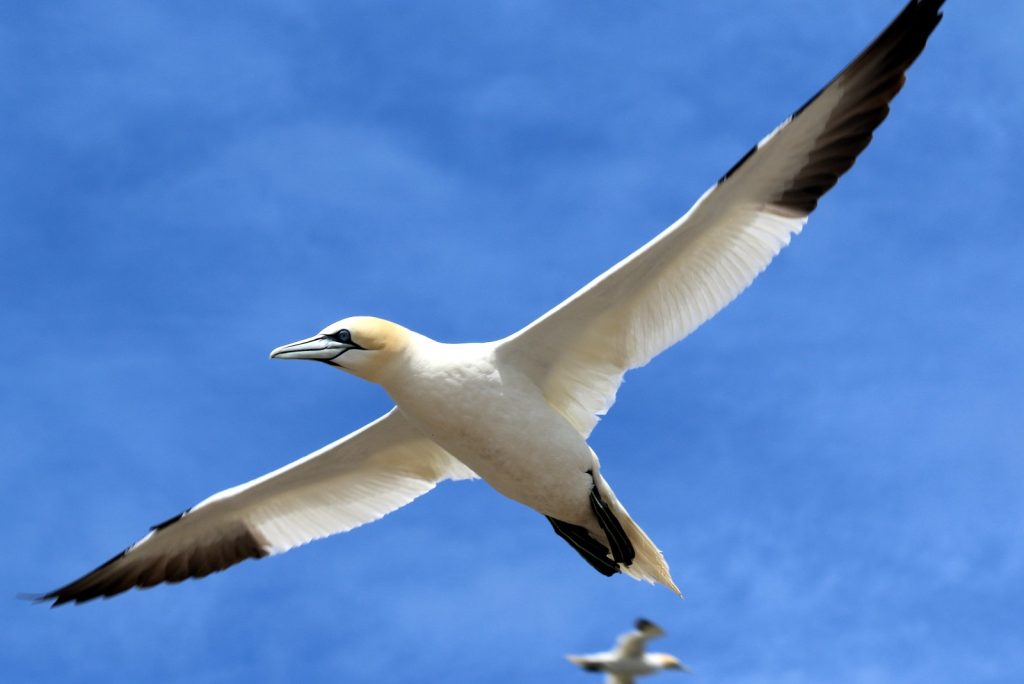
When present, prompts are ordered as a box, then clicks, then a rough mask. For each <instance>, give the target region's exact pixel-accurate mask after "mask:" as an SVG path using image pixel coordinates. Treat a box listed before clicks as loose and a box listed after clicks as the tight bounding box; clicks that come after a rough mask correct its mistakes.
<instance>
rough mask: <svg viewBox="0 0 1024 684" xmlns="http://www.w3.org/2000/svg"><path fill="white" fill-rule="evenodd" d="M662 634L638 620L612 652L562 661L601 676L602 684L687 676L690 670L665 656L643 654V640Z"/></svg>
mask: <svg viewBox="0 0 1024 684" xmlns="http://www.w3.org/2000/svg"><path fill="white" fill-rule="evenodd" d="M664 634H665V632H664V630H662V629H661V627H658V625H656V624H654V623H653V622H650V621H649V620H644V619H643V618H640V619H639V620H637V621H636V629H634V630H633V631H631V632H626V633H625V634H623V635H622V636H620V637H619V640H618V641H617V642H616V643H615V648H613V649H612V650H610V651H605V652H604V653H591V654H590V655H569V656H565V657H566V660H568V661H569V662H570V663H573V664H575V665H579V666H580V667H582V668H583V669H584V670H586V671H587V672H605V673H607V674H606V675H605V682H606V684H633V678H634V677H640V676H643V675H649V674H654V673H655V672H661V671H662V670H679V671H682V672H689V671H690V668H688V667H687V666H686V665H683V664H682V663H681V662H679V659H678V658H676V657H675V656H672V655H669V654H668V653H647V652H645V650H644V649H646V648H647V640H648V639H654V638H657V637H660V636H663V635H664Z"/></svg>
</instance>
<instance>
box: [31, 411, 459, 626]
mask: <svg viewBox="0 0 1024 684" xmlns="http://www.w3.org/2000/svg"><path fill="white" fill-rule="evenodd" d="M473 477H476V476H475V474H474V473H473V472H472V471H471V470H470V469H468V468H467V467H466V466H464V465H463V464H462V463H461V462H459V461H458V460H456V459H455V458H454V457H453V456H451V455H450V454H448V453H447V452H446V451H444V450H443V449H442V448H441V447H439V446H437V445H436V444H434V442H432V441H430V440H429V439H427V438H426V437H424V436H422V435H421V434H420V433H419V432H417V431H416V429H415V428H413V427H412V426H411V425H410V424H409V423H408V421H407V420H406V419H405V417H404V416H403V415H402V414H401V412H400V411H399V410H398V409H392V410H391V411H390V412H389V413H388V414H386V415H384V416H383V417H381V418H379V419H378V420H376V421H374V422H373V423H370V424H369V425H367V426H366V427H364V428H362V429H360V430H358V431H356V432H353V433H352V434H350V435H348V436H346V437H344V438H342V439H340V440H338V441H336V442H334V443H332V444H329V445H327V446H325V447H324V448H322V449H320V450H318V451H315V452H313V453H312V454H310V455H308V456H306V457H304V458H301V459H299V460H298V461H295V462H294V463H291V464H289V465H287V466H284V467H283V468H280V469H278V470H276V471H274V472H272V473H268V474H267V475H264V476H262V477H259V478H256V479H255V480H252V481H250V482H247V483H245V484H242V485H238V486H237V487H232V488H231V489H226V490H224V491H222V492H219V493H217V494H214V495H213V496H211V497H209V498H207V499H205V500H204V501H202V502H200V503H199V504H197V505H196V506H194V507H193V508H191V509H189V510H187V511H185V512H184V513H182V514H181V515H179V516H176V517H174V518H172V519H170V520H168V521H166V522H163V523H160V524H159V525H156V526H154V527H153V528H152V529H151V531H150V533H149V534H147V535H146V536H145V537H143V538H142V539H140V540H139V541H138V542H136V543H135V544H133V545H132V546H130V547H129V548H127V549H125V550H124V551H123V552H121V553H120V554H118V555H117V556H115V557H114V558H112V559H110V560H109V561H107V562H106V563H104V564H103V565H101V566H100V567H98V568H96V569H95V570H93V571H92V572H90V573H88V574H86V575H84V576H83V577H81V578H79V579H77V580H75V581H74V582H71V583H70V584H68V585H66V586H63V587H61V588H59V589H56V590H54V591H51V592H49V593H46V594H43V595H42V596H39V597H38V599H39V600H41V601H52V602H53V605H54V606H56V605H60V604H62V603H67V602H76V603H82V602H84V601H89V600H91V599H94V598H96V597H98V596H104V597H107V596H113V595H115V594H119V593H121V592H123V591H126V590H128V589H130V588H132V587H149V586H153V585H155V584H159V583H161V582H180V581H182V580H185V579H187V578H190V577H205V576H206V575H209V574H210V573H213V572H217V571H220V570H224V569H225V568H228V567H230V566H232V565H234V564H236V563H239V562H241V561H243V560H245V559H247V558H262V557H264V556H267V555H271V554H276V553H283V552H284V551H287V550H288V549H291V548H294V547H296V546H299V545H301V544H305V543H307V542H310V541H313V540H314V539H319V538H321V537H326V536H328V535H331V534H336V533H339V532H346V531H348V530H351V529H353V528H355V527H358V526H360V525H363V524H366V523H368V522H372V521H374V520H377V519H378V518H381V517H383V516H385V515H387V514H388V513H390V512H391V511H394V510H396V509H398V508H401V507H402V506H404V505H406V504H407V503H409V502H411V501H412V500H413V499H415V498H416V497H418V496H420V495H421V494H425V493H426V492H428V491H430V490H431V489H433V488H434V486H435V485H436V484H437V483H438V482H440V481H441V480H446V479H453V480H457V479H468V478H473Z"/></svg>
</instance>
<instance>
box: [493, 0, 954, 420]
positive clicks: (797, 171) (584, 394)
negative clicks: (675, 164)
mask: <svg viewBox="0 0 1024 684" xmlns="http://www.w3.org/2000/svg"><path fill="white" fill-rule="evenodd" d="M942 3H943V0H911V2H910V3H909V4H908V5H907V6H906V8H905V9H904V10H903V12H902V13H900V15H899V16H898V17H897V18H896V19H895V20H894V21H893V22H892V24H890V25H889V27H888V28H887V29H886V30H885V31H884V32H883V33H882V34H881V35H880V36H879V37H878V38H877V39H876V40H875V41H874V42H873V43H872V44H871V45H870V46H869V47H868V48H867V49H866V50H865V51H864V52H863V53H861V54H860V56H858V57H857V58H856V59H855V60H854V61H853V62H852V63H851V64H850V65H849V66H847V67H846V69H844V70H843V71H842V72H841V73H840V74H839V75H838V76H837V77H836V78H835V79H834V80H833V81H832V82H831V83H829V84H828V85H827V86H826V87H825V88H823V89H822V90H821V92H819V93H818V94H817V95H816V96H815V97H814V98H813V99H811V101H810V102H808V103H807V104H806V105H804V106H803V107H802V108H800V109H799V110H798V111H797V112H796V113H795V114H794V115H793V116H791V117H790V118H788V119H786V121H784V122H783V123H782V125H781V126H779V127H778V128H776V129H775V131H773V132H772V133H771V134H769V135H768V136H767V137H766V138H764V139H763V140H762V141H761V142H759V143H758V144H757V145H756V146H755V147H754V148H753V149H751V150H750V152H748V153H747V155H746V156H744V157H743V158H742V159H741V160H740V161H739V162H738V163H737V164H736V165H735V166H734V167H733V168H732V169H731V170H730V171H729V172H728V173H726V174H725V176H723V177H722V179H721V180H719V182H718V183H717V184H716V185H715V186H714V187H712V188H711V189H710V190H708V191H707V192H706V193H704V196H703V197H701V198H700V200H698V201H697V203H696V204H695V205H694V206H693V208H692V209H690V211H689V212H687V214H686V215H685V216H683V217H682V218H681V219H679V220H678V221H677V222H676V223H675V224H673V225H672V226H670V227H669V228H668V229H666V230H665V231H664V232H662V233H661V234H660V235H658V236H657V237H655V238H654V239H653V240H651V241H650V242H648V243H647V244H646V245H644V246H643V247H641V248H640V249H639V250H637V251H636V252H634V253H633V254H631V255H630V256H628V257H627V258H626V259H624V260H623V261H621V262H619V263H618V264H617V265H616V266H614V267H612V268H611V269H610V270H608V271H606V272H605V273H604V274H602V275H601V276H598V277H597V278H596V279H595V280H593V281H591V282H590V284H588V285H587V286H586V287H584V288H583V289H582V290H580V291H579V292H577V293H576V294H574V295H573V296H572V297H570V298H569V299H567V300H566V301H564V302H562V303H561V304H560V305H558V306H557V307H555V308H554V309H552V310H551V311H549V312H548V313H547V314H545V315H544V316H542V317H541V318H539V319H537V320H536V321H534V322H533V323H531V324H530V325H529V326H527V327H526V328H524V329H523V330H521V331H519V332H518V333H516V334H514V335H512V336H510V337H508V338H506V339H505V340H503V341H502V343H501V345H500V346H499V348H498V353H499V354H501V355H503V357H504V358H505V359H506V360H508V361H511V362H512V363H513V364H514V365H515V366H516V367H518V368H520V369H522V370H523V371H524V372H525V373H527V374H528V375H529V376H530V377H531V378H532V379H533V380H534V381H535V382H536V383H537V385H538V386H539V387H540V388H541V390H542V391H543V392H544V395H545V397H546V398H547V400H548V402H549V403H550V404H551V405H552V406H553V407H555V408H556V409H557V410H559V411H560V412H561V413H562V414H563V415H564V416H565V417H566V419H567V420H569V421H570V422H571V423H572V424H573V426H574V427H576V429H577V430H579V432H580V433H581V434H583V435H588V434H589V433H590V431H591V430H592V429H593V428H594V425H595V424H596V423H597V417H598V416H600V415H602V414H603V413H604V412H605V411H607V410H608V408H610V407H611V405H612V403H613V402H614V400H615V392H616V390H617V389H618V386H619V384H620V383H621V382H622V376H623V374H624V373H625V372H626V371H627V370H629V369H631V368H637V367H639V366H642V365H644V364H646V363H647V362H648V361H650V359H651V358H653V357H654V356H655V355H657V354H658V353H660V352H661V351H663V350H664V349H665V348H667V347H669V346H670V345H672V344H675V343H676V342H678V341H679V340H681V339H683V338H684V337H686V336H687V335H689V334H690V333H691V332H693V331H694V330H695V329H696V328H697V327H698V326H699V325H701V323H703V322H704V321H706V320H707V319H709V318H711V317H712V316H713V315H715V313H717V312H718V311H719V310H720V309H721V308H722V307H724V306H725V305H726V304H728V303H729V302H730V301H732V299H733V298H734V297H736V295H738V294H739V293H740V292H741V291H743V289H745V288H746V287H747V286H748V285H749V284H750V283H751V282H752V281H753V280H754V278H755V277H756V276H757V275H758V274H759V273H760V272H761V271H762V270H764V268H765V267H766V266H767V265H768V263H769V262H770V261H771V260H772V258H773V257H774V256H775V255H776V254H778V252H779V250H781V249H782V248H783V247H785V246H786V245H787V244H788V243H789V239H790V237H791V236H792V235H793V234H795V233H798V232H799V231H800V229H801V228H802V227H803V225H804V223H805V222H806V221H807V217H808V215H809V214H810V213H811V211H813V210H814V208H815V206H816V205H817V203H818V200H819V199H820V198H821V196H822V195H824V194H825V192H826V191H827V190H828V189H829V188H831V187H832V186H833V185H834V184H835V182H836V180H837V179H838V178H839V176H841V175H842V174H843V173H844V172H845V171H846V170H847V169H849V168H850V166H852V165H853V162H854V160H855V159H856V158H857V155H858V154H860V152H861V151H862V150H863V149H864V148H865V147H866V146H867V144H868V143H869V142H870V141H871V136H872V132H873V131H874V130H875V128H877V127H878V125H879V124H880V123H882V121H883V120H884V119H885V117H886V115H887V114H888V113H889V101H890V100H892V99H893V97H895V96H896V94H897V93H898V92H899V90H900V88H901V87H902V86H903V82H904V79H905V72H906V70H907V69H908V68H909V67H910V65H911V64H912V63H913V62H914V60H915V59H916V58H917V56H918V55H919V54H920V53H921V51H922V50H923V49H924V46H925V43H926V41H927V40H928V36H929V35H930V34H931V32H932V30H933V29H934V28H935V26H936V25H937V24H938V23H939V20H940V19H941V17H942V15H941V13H940V12H939V9H940V7H941V6H942Z"/></svg>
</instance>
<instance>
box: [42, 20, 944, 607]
mask: <svg viewBox="0 0 1024 684" xmlns="http://www.w3.org/2000/svg"><path fill="white" fill-rule="evenodd" d="M942 3H943V0H913V1H912V2H910V3H909V4H908V5H907V6H906V8H905V9H904V10H903V11H902V13H901V14H900V15H899V16H898V17H897V18H896V19H895V20H894V21H893V23H892V24H891V25H890V26H889V27H888V28H887V29H886V30H885V31H884V32H883V33H882V34H881V35H880V36H879V37H878V38H877V39H876V40H875V42H874V43H872V44H871V45H870V46H869V47H868V48H867V49H866V50H865V51H864V52H863V53H862V54H861V55H860V56H859V57H857V58H856V59H855V60H854V61H853V62H852V63H851V64H850V65H849V66H848V67H847V68H846V69H845V70H843V72H842V73H840V74H839V76H837V77H836V78H835V79H834V80H833V81H832V82H831V83H829V84H828V85H827V86H826V87H825V88H824V89H823V90H822V91H821V92H819V93H818V94H817V95H816V96H815V97H814V98H813V99H811V101H810V102H808V103H807V104H806V105H804V106H803V107H801V108H800V109H799V110H798V111H797V113H796V114H794V115H793V116H791V117H790V118H788V119H786V121H785V122H783V124H782V125H781V126H779V127H778V128H777V129H775V130H774V131H773V132H772V133H771V134H769V135H768V137H766V138H765V139H764V140H762V141H761V142H759V143H758V144H757V145H756V146H755V147H754V148H753V149H751V150H750V152H749V153H748V154H746V155H745V156H744V157H743V158H742V159H741V160H740V161H739V162H738V163H737V164H736V165H735V166H734V167H733V168H732V169H731V170H730V171H729V172H728V173H726V174H725V175H724V176H723V177H722V178H721V179H720V180H719V181H718V183H717V184H715V186H714V187H712V188H711V189H710V190H709V191H708V192H706V193H705V194H704V196H702V197H701V198H700V200H698V202H697V203H696V204H695V205H694V206H693V208H692V209H690V211H689V212H687V214H686V215H685V216H683V217H682V218H681V219H679V220H678V221H677V222H676V223H674V224H673V225H671V226H670V227H669V228H668V229H666V230H665V231H664V232H662V233H661V234H660V235H658V236H657V237H655V238H654V239H653V240H651V241H650V242H648V243H647V244H646V245H644V246H643V247H641V248H640V249H639V250H637V251H636V252H634V253H633V254H631V255H630V256H628V257H627V258H625V259H624V260H622V261H621V262H619V263H618V264H617V265H615V266H614V267H612V268H611V269H610V270H608V271H606V272H605V273H604V274H602V275H600V276H599V277H598V278H596V279H595V280H593V281H592V282H590V283H589V284H588V285H586V286H585V287H584V288H583V289H581V290H580V291H579V292H577V293H576V294H574V295H573V296H571V297H570V298H569V299H567V300H565V301H564V302H562V303H561V304H559V305H558V306H556V307H555V308H554V309H552V310H551V311H549V312H548V313H546V314H544V315H543V316H541V317H540V318H539V319H537V320H536V321H534V322H533V323H531V324H530V325H528V326H527V327H526V328H524V329H522V330H520V331H519V332H517V333H515V334H514V335H511V336H509V337H506V338H505V339H502V340H498V341H497V342H486V343H479V344H442V343H440V342H435V341H434V340H431V339H430V338H428V337H425V336H423V335H420V334H418V333H415V332H413V331H411V330H407V329H406V328H403V327H402V326H400V325H397V324H395V323H389V322H387V321H383V320H380V319H376V318H370V317H364V316H358V317H354V318H346V319H344V320H341V321H339V322H337V323H334V324H332V325H329V326H327V327H326V328H324V329H323V330H322V331H321V332H320V333H318V334H316V335H314V336H313V337H310V338H308V339H305V340H302V341H300V342H295V343H293V344H289V345H285V346H283V347H279V348H278V349H275V350H274V351H273V353H272V354H271V356H272V357H274V358H282V359H312V360H316V361H320V362H323V363H326V364H328V365H330V366H333V367H336V368H341V369H342V370H345V371H348V372H349V373H352V374H353V375H356V376H358V377H361V378H363V379H365V380H369V381H371V382H375V383H377V384H379V385H380V386H381V387H383V388H384V390H385V391H386V392H387V393H388V394H389V395H390V396H391V398H392V399H393V400H394V402H395V404H396V406H395V408H394V409H392V410H391V411H390V412H389V413H387V414H386V415H384V416H383V417H381V418H380V419H378V420H376V421H374V422H373V423H370V424H369V425H367V426H365V427H363V428H362V429H360V430H357V431H356V432H353V433H352V434H350V435H348V436H347V437H343V438H342V439H340V440H338V441H337V442H334V443H333V444H329V445H327V446H326V447H324V448H322V449H320V450H319V451H317V452H315V453H312V454H310V455H308V456H306V457H305V458H302V459H300V460H298V461H296V462H294V463H292V464H290V465H287V466H285V467H283V468H281V469H280V470H277V471H275V472H272V473H269V474H267V475H264V476H263V477H259V478H257V479H255V480H253V481H251V482H247V483H245V484H242V485H239V486H237V487H233V488H231V489H228V490H225V491H223V492H220V493H218V494H214V495H213V496H211V497H210V498H208V499H206V500H205V501H203V502H201V503H199V504H198V505H196V506H194V507H193V508H191V509H189V510H188V511H186V512H184V513H182V514H181V515H179V516H176V517H175V518H173V519H171V520H169V521H167V522H164V523H161V524H159V525H157V526H155V527H154V528H152V530H151V531H150V533H149V534H147V535H146V536H145V537H143V538H142V539H141V540H139V541H138V542H137V543H135V544H134V545H132V546H131V547H129V548H128V549H126V550H125V551H124V552H122V553H121V554H120V555H118V556H117V557H115V558H113V559H111V560H110V561H108V562H107V563H106V564H104V565H102V566H100V567H99V568H97V569H95V570H93V571H92V572H90V573H88V574H87V575H85V576H84V577H82V578H80V579H78V580H75V581H74V582H71V583H70V584H68V585H66V586H63V587H61V588H59V589H56V590H54V591H51V592H49V593H47V594H44V595H42V596H40V597H39V598H40V599H41V600H45V601H52V602H53V605H58V604H61V603H67V602H69V601H74V602H82V601H88V600H90V599H93V598H96V597H97V596H113V595H114V594H118V593H120V592H123V591H125V590H127V589H130V588H131V587H149V586H152V585H154V584H158V583H160V582H180V581H181V580H184V579H186V578H188V577H203V576H205V575H208V574H210V573H212V572H216V571H218V570H223V569H225V568H227V567H229V566H231V565H233V564H235V563H238V562H239V561H242V560H244V559H246V558H262V557H263V556H267V555H271V554H276V553H281V552H283V551H287V550H288V549H291V548H293V547H295V546H298V545H300V544H305V543H306V542H309V541H312V540H313V539H318V538H320V537H326V536H328V535H331V534H335V533H338V532H344V531H346V530H351V529H352V528H354V527H358V526H359V525H362V524H364V523H368V522H371V521H373V520H376V519H378V518H380V517H382V516H384V515H386V514H388V513H390V512H391V511H393V510H395V509H397V508H400V507H401V506H404V505H405V504H407V503H409V502H410V501H412V500H413V499H415V498H416V497H418V496H419V495H421V494H424V493H425V492H427V491H429V490H430V489H432V488H433V487H434V486H435V485H436V484H437V483H438V482H440V481H442V480H446V479H453V480H455V479H466V478H472V477H481V478H483V479H484V480H486V481H487V482H488V483H489V484H490V485H491V486H492V487H494V488H495V489H497V490H498V491H499V492H501V493H502V494H504V495H505V496H508V497H509V498H512V499H514V500H516V501H519V502H521V503H523V504H525V505H526V506H529V507H530V508H532V509H534V510H536V511H537V512H539V513H541V514H542V515H544V516H546V517H547V518H548V520H549V521H550V522H551V525H552V526H553V527H554V530H555V532H556V533H557V534H558V535H559V536H560V537H562V538H563V539H564V540H565V541H567V542H568V543H569V544H570V545H571V546H572V548H573V549H575V550H576V551H577V552H578V553H579V554H580V555H581V556H582V557H583V558H584V559H585V560H586V561H587V563H589V564H590V565H591V566H593V567H594V568H595V569H596V570H598V571H599V572H601V573H603V574H605V575H613V574H615V573H618V572H623V573H626V574H628V575H631V576H633V577H635V578H637V579H642V580H647V581H649V582H657V583H660V584H663V585H665V586H666V587H668V588H669V589H671V590H672V591H674V592H676V593H678V591H679V590H678V589H677V588H676V585H675V583H674V582H673V581H672V577H671V576H670V574H669V569H668V566H667V565H666V564H665V560H664V559H663V558H662V555H661V552H660V551H658V549H657V547H655V545H654V544H653V543H652V542H651V540H650V539H649V538H648V537H647V535H646V534H644V532H643V530H641V529H640V527H639V526H638V525H637V524H636V523H635V522H634V521H633V520H632V518H630V516H629V514H628V513H627V512H626V509H625V508H623V506H622V504H620V503H619V500H618V499H617V498H616V497H615V494H614V493H613V491H612V488H611V486H610V485H609V484H608V482H607V481H606V480H605V479H604V478H603V477H602V476H601V466H600V464H599V463H598V460H597V455H596V454H594V452H593V451H592V450H591V448H590V447H589V446H588V445H587V441H586V440H587V437H588V435H589V434H590V432H591V430H592V429H593V428H594V425H595V424H596V423H597V420H598V416H600V415H602V414H604V413H605V412H606V411H607V410H608V409H609V407H610V406H611V405H612V402H613V401H614V399H615V392H616V389H617V388H618V386H619V383H621V382H622V376H623V374H624V373H625V372H626V371H628V370H630V369H631V368H637V367H638V366H642V365H644V364H646V363H647V362H648V361H650V360H651V359H652V358H653V357H654V356H656V355H657V354H658V353H660V352H661V351H662V350H664V349H665V348H667V347H669V346H670V345H672V344H675V343H676V342H678V341H679V340H681V339H683V338H684V337H686V336H687V335H688V334H690V333H691V332H693V331H694V330H695V329H696V328H697V327H698V326H699V325H700V324H701V323H703V322H704V321H706V320H707V319H709V318H710V317H711V316H713V315H714V314H715V313H716V312H717V311H718V310H719V309H721V308H722V307H724V306H725V305H726V304H728V303H729V302H730V301H731V300H732V299H733V298H734V297H735V296H736V295H738V294H739V293H740V292H741V291H742V290H743V289H744V288H746V287H747V286H748V285H749V284H750V283H751V281H752V280H753V279H754V277H755V276H757V274H758V273H760V272H761V271H762V270H763V269H764V268H765V267H766V266H767V265H768V263H769V262H770V261H771V260H772V258H773V257H774V256H775V255H776V254H778V252H779V250H781V249H782V248H783V247H785V246H786V245H787V244H788V243H789V240H790V237H791V236H792V235H793V234H795V233H798V232H799V231H800V229H801V228H802V227H803V225H804V223H805V222H806V221H807V217H808V215H809V214H810V213H811V211H813V210H814V208H815V206H816V205H817V203H818V200H819V199H820V198H821V196H822V195H823V194H825V192H826V191H827V190H828V189H829V188H831V187H832V186H833V185H834V184H835V182H836V180H837V179H838V178H839V176H840V175H842V174H843V173H844V172H845V171H846V170H847V169H849V168H850V166H851V165H852V164H853V162H854V160H855V159H856V157H857V155H858V154H859V153H860V152H861V151H862V150H863V149H864V148H865V147H866V146H867V144H868V143H869V142H870V141H871V135H872V131H874V129H875V128H876V127H877V126H878V125H879V124H880V123H881V122H882V120H883V119H885V117H886V115H887V114H888V112H889V101H890V100H892V98H893V97H894V96H895V95H896V93H897V92H899V90H900V88H901V87H902V85H903V82H904V78H905V76H904V74H905V72H906V70H907V68H908V67H909V66H910V65H911V63H913V61H914V60H915V59H916V58H917V56H918V55H919V54H920V53H921V51H922V50H923V49H924V46H925V42H926V41H927V39H928V36H929V35H930V34H931V32H932V30H933V29H934V28H935V26H936V24H938V22H939V19H940V18H941V14H940V12H939V8H940V7H941V5H942Z"/></svg>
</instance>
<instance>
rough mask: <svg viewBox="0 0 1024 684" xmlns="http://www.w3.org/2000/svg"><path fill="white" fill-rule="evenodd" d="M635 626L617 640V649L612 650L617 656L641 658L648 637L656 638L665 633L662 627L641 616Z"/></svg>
mask: <svg viewBox="0 0 1024 684" xmlns="http://www.w3.org/2000/svg"><path fill="white" fill-rule="evenodd" d="M635 627H636V629H634V630H633V631H632V632H626V633H625V634H623V635H621V636H620V637H619V639H618V641H617V642H615V650H614V651H612V653H614V655H615V657H617V658H640V657H642V656H643V654H644V649H645V648H646V647H647V640H648V639H655V638H657V637H660V636H663V635H664V634H665V631H664V630H663V629H662V628H661V627H659V626H658V625H656V624H654V623H653V622H651V621H650V620H645V619H644V618H639V619H638V620H637V621H636V624H635Z"/></svg>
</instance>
